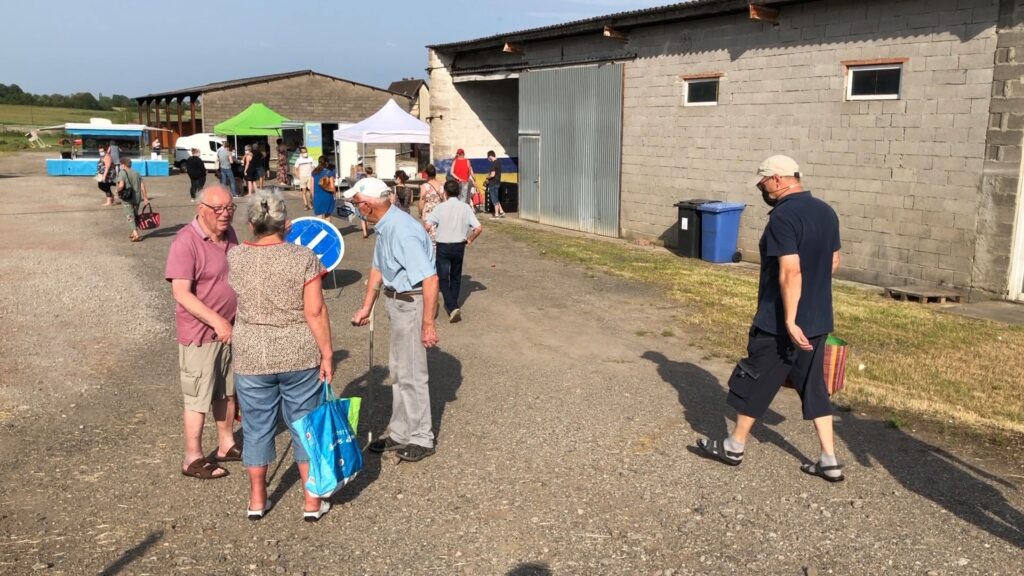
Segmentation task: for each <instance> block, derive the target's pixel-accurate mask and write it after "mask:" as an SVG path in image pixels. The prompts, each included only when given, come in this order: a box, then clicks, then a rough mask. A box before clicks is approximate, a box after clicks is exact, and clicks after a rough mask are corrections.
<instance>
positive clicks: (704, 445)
mask: <svg viewBox="0 0 1024 576" xmlns="http://www.w3.org/2000/svg"><path fill="white" fill-rule="evenodd" d="M697 448H700V449H701V450H702V451H703V452H704V453H705V454H707V455H708V456H709V457H711V458H714V459H716V460H720V461H722V462H724V463H726V464H728V465H729V466H739V465H740V464H742V463H743V452H732V451H730V450H726V449H725V440H709V439H707V438H701V439H700V440H697Z"/></svg>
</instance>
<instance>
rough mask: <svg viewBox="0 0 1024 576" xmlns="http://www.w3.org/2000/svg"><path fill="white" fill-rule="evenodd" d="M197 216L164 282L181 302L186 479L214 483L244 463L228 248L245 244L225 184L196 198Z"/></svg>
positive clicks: (178, 238)
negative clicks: (210, 431)
mask: <svg viewBox="0 0 1024 576" xmlns="http://www.w3.org/2000/svg"><path fill="white" fill-rule="evenodd" d="M196 200H197V203H196V212H197V214H196V217H195V219H193V220H192V222H191V223H190V224H187V225H185V226H184V227H183V228H182V229H181V230H179V231H178V233H177V235H175V237H174V242H172V243H171V249H170V252H169V253H168V254H167V268H166V273H165V274H164V276H165V277H166V278H167V281H168V282H170V283H171V293H172V294H173V296H174V300H175V302H176V303H177V305H176V306H175V315H174V316H175V324H176V325H177V332H178V366H179V368H180V372H181V391H182V394H183V395H184V397H185V414H184V420H185V458H184V460H183V461H182V469H181V473H182V474H184V475H185V476H190V477H193V478H200V479H203V480H209V479H214V478H223V477H225V476H227V475H228V471H227V470H226V469H224V468H222V467H221V466H219V465H218V462H227V461H238V460H241V456H242V453H241V450H240V449H239V447H238V446H236V445H235V441H234V432H233V419H234V414H235V386H234V379H233V375H232V373H231V329H232V324H233V323H234V321H235V308H236V307H237V301H236V296H235V291H234V290H233V289H232V288H231V286H230V285H228V258H227V255H228V250H230V249H231V248H232V247H234V246H237V245H238V237H237V236H236V235H235V231H234V229H233V228H232V227H231V219H232V218H233V217H234V215H235V204H234V202H233V201H232V197H231V192H230V191H229V190H228V189H227V188H225V187H223V186H219V185H218V186H210V187H208V188H205V189H204V190H203V191H202V192H200V194H199V196H198V198H197V199H196ZM207 412H212V413H213V417H214V419H215V420H216V421H217V440H218V441H217V452H216V457H215V458H212V459H208V458H206V456H205V453H204V452H203V441H202V440H203V425H204V424H205V422H206V414H207Z"/></svg>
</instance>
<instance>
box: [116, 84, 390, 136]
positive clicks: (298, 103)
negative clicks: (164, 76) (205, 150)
mask: <svg viewBox="0 0 1024 576" xmlns="http://www.w3.org/2000/svg"><path fill="white" fill-rule="evenodd" d="M392 98H394V99H395V101H396V102H398V103H399V105H401V106H402V107H403V108H405V109H406V110H408V109H409V105H410V98H409V97H408V96H406V95H404V94H399V93H396V92H391V91H388V90H385V89H383V88H377V87H374V86H370V85H367V84H361V83H359V82H353V81H351V80H345V79H343V78H335V77H334V76H328V75H326V74H320V73H318V72H314V71H312V70H298V71H295V72H285V73H281V74H271V75H267V76H255V77H251V78H240V79H237V80H227V81H223V82H215V83H212V84H205V85H203V86H195V87H191V88H182V89H178V90H170V91H166V92H158V93H153V94H147V95H145V96H138V97H136V98H135V101H136V102H137V103H138V112H139V122H140V123H145V124H147V125H150V126H152V125H161V126H163V127H164V128H167V129H169V130H172V131H174V134H173V136H171V137H169V138H168V140H169V142H165V143H164V145H165V146H168V145H170V144H171V143H173V141H174V139H175V137H176V136H178V135H187V134H193V133H197V132H203V131H211V130H213V127H214V126H216V125H217V124H219V123H220V122H223V121H224V120H227V119H228V118H231V117H233V116H235V115H236V114H238V113H239V112H241V111H242V110H245V109H246V108H247V107H248V106H249V105H250V104H252V103H254V102H262V103H264V104H266V105H267V106H269V107H270V108H271V109H273V110H274V111H276V112H278V113H279V114H281V115H283V116H284V117H286V118H288V119H289V120H294V121H299V122H321V123H324V124H331V123H339V122H344V123H355V122H359V121H360V120H363V119H365V118H367V117H368V116H370V115H371V114H373V113H374V112H376V111H377V110H379V109H380V107H381V106H383V105H384V104H386V103H387V101H388V100H389V99H392ZM186 102H187V106H188V111H190V112H191V114H190V116H189V119H187V120H184V114H183V111H184V110H185V108H184V106H185V105H186V104H185V103H186ZM154 113H155V119H154V118H153V116H152V115H153V114H154ZM161 114H162V115H163V117H161Z"/></svg>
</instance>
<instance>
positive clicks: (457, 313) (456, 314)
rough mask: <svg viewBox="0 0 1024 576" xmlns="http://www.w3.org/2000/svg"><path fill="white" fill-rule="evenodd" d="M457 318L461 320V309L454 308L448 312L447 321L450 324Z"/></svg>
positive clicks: (456, 320)
mask: <svg viewBox="0 0 1024 576" xmlns="http://www.w3.org/2000/svg"><path fill="white" fill-rule="evenodd" d="M459 320H462V310H459V309H458V308H456V309H455V310H452V311H451V313H450V314H448V321H449V322H451V323H452V324H455V323H456V322H458V321H459Z"/></svg>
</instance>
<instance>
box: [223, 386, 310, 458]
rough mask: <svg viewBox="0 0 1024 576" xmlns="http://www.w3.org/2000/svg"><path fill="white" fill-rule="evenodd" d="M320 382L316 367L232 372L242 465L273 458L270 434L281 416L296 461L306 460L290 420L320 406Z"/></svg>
mask: <svg viewBox="0 0 1024 576" xmlns="http://www.w3.org/2000/svg"><path fill="white" fill-rule="evenodd" d="M322 386H323V383H322V382H321V380H320V369H319V368H310V369H309V370H298V371H295V372H282V373H280V374H261V375H258V376H250V375H245V374H235V394H237V395H238V404H239V405H240V406H241V407H242V433H243V434H244V438H245V447H244V448H243V449H242V463H243V464H244V465H246V466H253V467H256V466H268V465H269V464H270V463H271V462H273V461H274V460H276V459H277V450H276V448H275V446H274V436H275V433H276V432H277V418H278V414H279V413H280V414H281V415H282V416H283V417H284V423H285V426H287V427H288V431H289V432H290V433H291V435H292V448H293V449H294V450H295V461H296V462H308V461H309V455H308V454H306V450H305V449H304V448H303V447H302V443H301V442H300V441H299V438H298V437H297V436H296V435H295V431H294V430H292V427H291V423H292V422H294V421H296V420H298V419H299V418H302V417H303V416H305V415H306V414H309V413H310V412H312V411H313V410H316V408H317V407H318V406H320V394H321V388H322Z"/></svg>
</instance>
